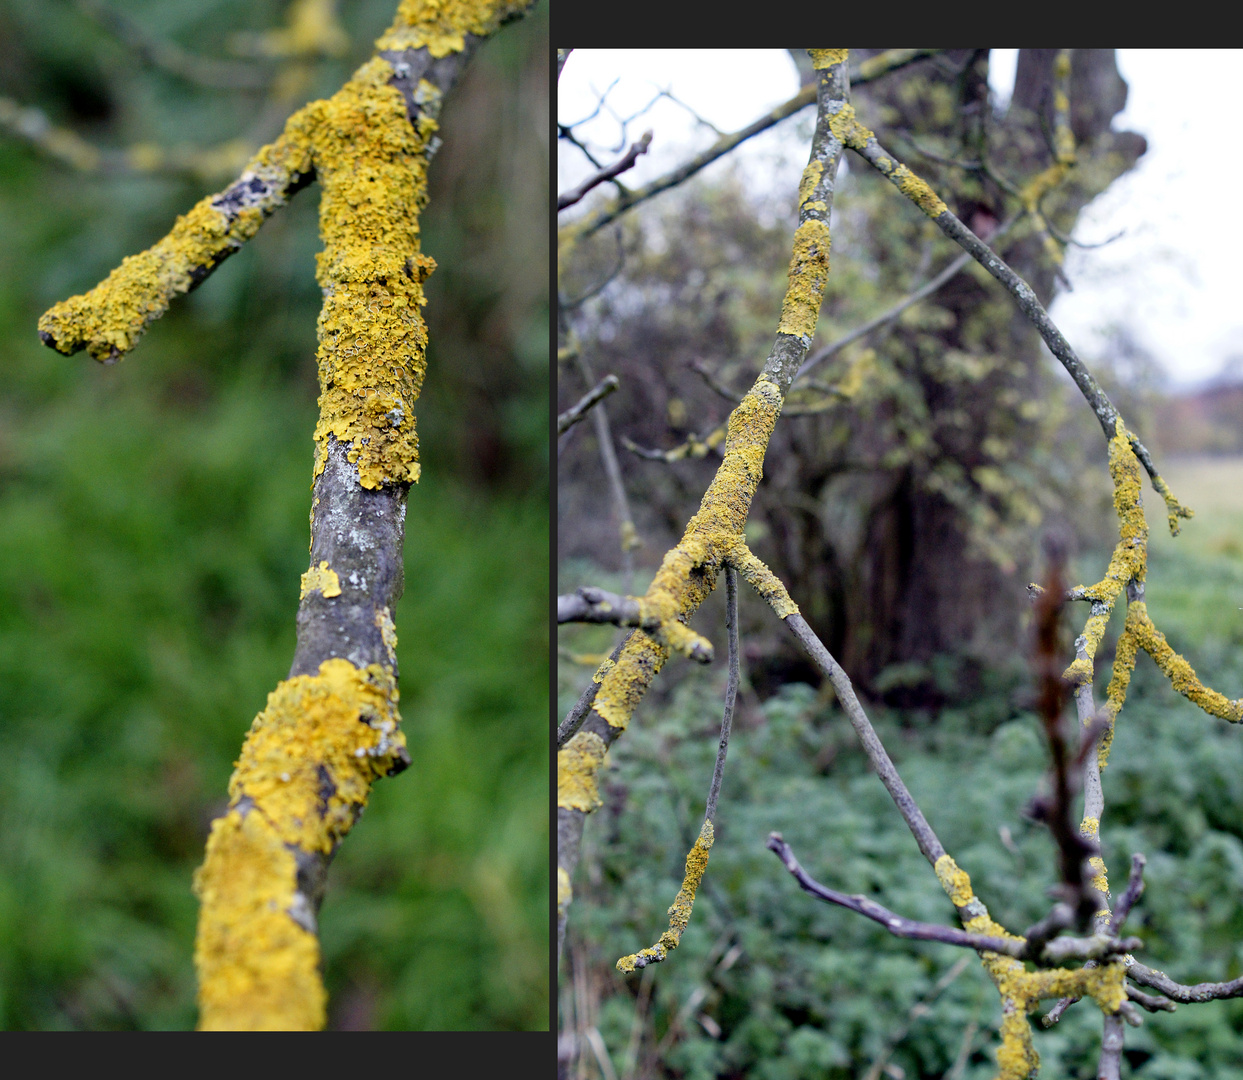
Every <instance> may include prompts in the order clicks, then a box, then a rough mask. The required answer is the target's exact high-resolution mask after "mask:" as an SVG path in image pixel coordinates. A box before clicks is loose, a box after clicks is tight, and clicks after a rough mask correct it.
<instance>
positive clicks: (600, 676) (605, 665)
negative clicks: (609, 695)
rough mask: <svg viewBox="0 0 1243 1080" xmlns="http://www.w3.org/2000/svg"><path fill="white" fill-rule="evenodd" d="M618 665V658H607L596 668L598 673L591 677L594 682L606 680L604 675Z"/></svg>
mask: <svg viewBox="0 0 1243 1080" xmlns="http://www.w3.org/2000/svg"><path fill="white" fill-rule="evenodd" d="M616 666H617V661H616V660H613V659H612V658H611V657H609V658H606V659H605V660H603V661H602V662H601V664H600V666H599V667H598V668H596V673H595V674H594V675H593V676H592V677H591V681H592V682H593V683H601V682H604V676H605V675H607V674H608V673H609V672H610V671H611V670H612V669H613V668H615V667H616Z"/></svg>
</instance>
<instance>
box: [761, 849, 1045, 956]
mask: <svg viewBox="0 0 1243 1080" xmlns="http://www.w3.org/2000/svg"><path fill="white" fill-rule="evenodd" d="M765 847H767V848H768V850H769V851H772V852H774V853H775V854H776V856H777V858H779V859H780V860H781V861H782V863H783V864H784V865H785V868H786V869H787V870H789V871H790V874H791V876H792V877H793V878H794V880H795V881H797V882H798V883H799V886H800V887H801V888H802V889H803V891H804V892H808V893H811V895H812V896H814V897H815V898H816V899H817V900H823V901H824V902H825V903H828V904H837V905H838V906H839V907H844V908H847V909H849V910H850V911H854V912H858V914H860V915H863V916H864V917H865V918H868V919H872V920H873V921H874V922H878V923H880V924H881V926H883V927H884V928H885V929H886V930H888V931H889V932H890V933H891V934H894V935H896V936H897V937H904V938H913V939H915V940H916V941H939V942H941V943H943V944H945V945H960V946H962V947H963V948H966V949H975V950H976V951H977V952H978V951H980V950H988V951H989V952H996V953H1004V954H1005V955H1007V956H1016V957H1017V956H1018V955H1019V953H1020V952H1021V951H1022V947H1023V942H1022V941H1020V940H1018V939H1017V938H999V937H990V936H989V935H987V934H972V933H970V932H968V931H966V930H959V929H958V928H957V927H953V926H939V925H937V924H936V923H923V922H916V921H914V920H913V919H905V918H903V917H902V916H901V915H895V914H894V913H893V912H892V911H890V910H889V909H888V908H886V907H882V906H881V905H880V904H878V903H876V901H875V900H869V899H868V898H867V897H866V896H849V895H847V894H846V893H840V892H838V891H837V890H836V889H830V888H828V887H827V886H824V885H821V884H820V883H819V882H818V881H816V880H815V879H814V878H812V877H811V876H810V875H809V874H808V873H807V871H806V870H804V869H803V868H802V866H801V865H799V861H798V859H796V858H795V857H794V852H793V851H792V850H791V848H790V845H789V844H787V843H786V842H785V840H784V839H782V836H781V833H779V832H773V833H769V834H768V842H767V844H765Z"/></svg>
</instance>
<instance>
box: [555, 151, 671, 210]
mask: <svg viewBox="0 0 1243 1080" xmlns="http://www.w3.org/2000/svg"><path fill="white" fill-rule="evenodd" d="M651 144H652V133H651V132H650V131H645V132H644V133H643V137H642V138H641V139H639V141H638V142H635V143H631V145H630V149H629V150H627V151H626V153H625V154H623V155H622V156H621V157H620V158H618V159H617V160H616V161H615V162H613V164H612V165H608V166H605V167H604V168H603V169H601V170H600V171H599V172H597V173H594V174H593V175H591V176H589V177H587V179H586V180H584V181H583V182H582V183H581V184H579V185H578V187H576V188H571V189H570V190H569V191H567V192H565V193H564V194H562V195H558V196H557V212H558V213H560V212H561V211H562V210H564V209H565V208H566V207H567V206H573V205H574V204H575V203H576V202H578V201H579V200H580V199H582V198H583V196H585V195H586V194H587V192H589V191H590V190H591V189H592V188H594V187H598V186H599V185H600V184H603V183H605V181H608V180H612V179H613V177H615V176H620V175H621V174H622V173H624V172H625V171H626V170H627V169H633V168H634V163H635V162H636V161H638V160H639V155H640V154H646V153H647V148H648V147H649V146H651Z"/></svg>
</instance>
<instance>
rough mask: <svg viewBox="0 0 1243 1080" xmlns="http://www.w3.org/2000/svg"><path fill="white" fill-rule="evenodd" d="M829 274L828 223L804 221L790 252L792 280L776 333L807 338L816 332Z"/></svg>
mask: <svg viewBox="0 0 1243 1080" xmlns="http://www.w3.org/2000/svg"><path fill="white" fill-rule="evenodd" d="M828 278H829V226H828V225H827V224H826V223H825V222H823V221H818V220H816V219H815V218H810V219H809V220H807V221H804V222H803V223H802V224H801V225H800V226H799V227H798V229H797V230H795V233H794V250H793V252H792V253H791V255H790V282H789V285H788V286H787V287H786V294H785V299H784V300H783V301H782V302H781V321H780V322H779V323H778V324H777V333H779V334H791V335H793V336H794V337H797V338H806V339H807V341H808V342H810V341H811V339H812V337H814V336H815V333H816V322H817V321H818V320H819V318H820V301H821V300H822V299H823V298H824V287H825V284H826V283H827V282H828Z"/></svg>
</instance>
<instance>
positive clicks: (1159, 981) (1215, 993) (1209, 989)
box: [1126, 959, 1243, 1004]
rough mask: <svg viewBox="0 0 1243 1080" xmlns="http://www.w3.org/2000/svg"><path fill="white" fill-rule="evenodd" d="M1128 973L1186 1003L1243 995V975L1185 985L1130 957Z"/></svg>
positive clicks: (1138, 981)
mask: <svg viewBox="0 0 1243 1080" xmlns="http://www.w3.org/2000/svg"><path fill="white" fill-rule="evenodd" d="M1126 973H1127V975H1129V976H1130V977H1131V978H1132V979H1134V980H1135V981H1136V982H1137V983H1143V984H1144V986H1150V987H1152V989H1154V990H1160V991H1161V993H1163V994H1164V995H1165V996H1166V997H1168V998H1170V999H1171V1000H1172V1001H1180V1002H1183V1003H1184V1004H1187V1003H1190V1002H1193V1001H1217V1000H1218V999H1220V998H1236V997H1243V977H1240V978H1238V979H1233V980H1231V981H1230V982H1219V983H1207V982H1205V983H1196V984H1194V985H1193V986H1185V985H1184V984H1182V983H1176V982H1175V981H1174V980H1173V979H1171V978H1170V977H1169V976H1168V975H1166V973H1165V972H1164V971H1157V970H1156V969H1154V968H1150V967H1147V966H1146V965H1144V964H1141V963H1140V962H1139V961H1138V960H1135V959H1128V961H1127V966H1126Z"/></svg>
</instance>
